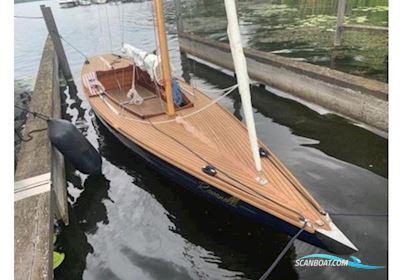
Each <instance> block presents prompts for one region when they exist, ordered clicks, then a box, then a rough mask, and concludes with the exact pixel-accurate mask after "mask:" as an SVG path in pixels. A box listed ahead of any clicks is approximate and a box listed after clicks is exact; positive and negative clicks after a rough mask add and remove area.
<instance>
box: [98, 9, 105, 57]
mask: <svg viewBox="0 0 400 280" xmlns="http://www.w3.org/2000/svg"><path fill="white" fill-rule="evenodd" d="M96 6H97V17H98V21H99V28H100V29H99V32H100V39H101V47H102V50H104V49H105V43H104V34H103V24H102V22H101V13H100V7H99V6H100V5H96Z"/></svg>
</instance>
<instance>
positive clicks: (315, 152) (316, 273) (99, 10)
mask: <svg viewBox="0 0 400 280" xmlns="http://www.w3.org/2000/svg"><path fill="white" fill-rule="evenodd" d="M203 2H204V3H206V2H207V1H203ZM248 2H252V1H248ZM278 2H279V1H278ZM300 2H301V1H300ZM306 2H307V1H306ZM318 2H319V1H318ZM321 2H325V1H321ZM326 2H329V1H326ZM361 2H362V1H361ZM377 2H380V1H377ZM42 3H45V4H46V5H50V6H52V7H53V12H54V14H55V17H56V20H57V23H58V25H59V29H60V33H61V34H62V35H63V36H64V37H65V38H66V39H67V40H68V41H70V42H73V43H74V44H75V45H76V46H78V47H79V48H80V49H81V50H82V51H83V52H85V53H87V54H88V55H95V54H98V53H101V52H109V51H110V48H112V49H113V50H114V51H116V50H118V48H119V46H120V43H121V37H122V33H124V37H125V39H126V41H128V42H130V43H131V44H134V45H136V46H138V47H141V48H144V49H153V48H154V46H155V44H154V38H155V37H154V34H153V33H152V32H153V31H152V30H153V23H152V14H151V3H149V2H144V3H129V4H123V5H122V7H123V10H122V7H121V6H112V5H103V6H90V7H78V8H73V9H59V8H58V6H57V3H56V2H55V1H47V2H36V3H25V4H18V5H15V14H18V15H30V16H37V15H40V11H39V7H38V5H40V4H42ZM329 3H331V2H329ZM199 5H202V3H200V4H199ZM166 6H167V9H168V12H167V18H168V20H169V25H168V27H169V30H170V34H169V41H170V49H171V60H172V64H173V66H174V73H175V74H176V75H178V76H183V77H185V78H187V79H190V81H191V83H192V84H193V85H195V86H197V87H201V88H204V89H206V90H208V91H211V92H210V95H211V96H213V97H215V96H218V94H217V93H212V91H213V90H215V89H218V88H224V87H226V86H228V85H232V84H233V83H234V80H233V79H232V77H230V76H228V75H224V74H221V73H219V72H216V71H214V70H213V69H211V68H208V67H206V66H202V65H200V64H197V63H195V62H194V61H191V60H188V59H186V58H185V57H181V55H180V54H179V51H178V45H177V38H176V35H174V34H175V33H174V27H175V26H174V24H173V21H172V15H173V14H172V3H171V2H166ZM215 13H219V12H218V11H215ZM107 14H108V15H109V18H110V20H109V23H110V28H108V24H107ZM99 16H100V18H101V19H100V20H99ZM122 18H124V22H125V28H124V30H123V31H124V32H121V26H120V24H119V19H121V21H122ZM45 37H46V31H45V26H44V24H43V22H41V20H23V19H16V20H15V77H16V79H19V80H20V79H23V80H24V81H27V83H28V84H29V80H32V77H33V76H34V74H35V72H36V70H37V67H38V65H39V60H40V55H41V50H42V47H43V44H44V40H45ZM110 38H111V40H110ZM66 51H67V56H68V59H69V61H70V64H71V68H72V70H73V73H74V76H75V79H76V80H77V84H78V88H79V84H80V81H79V72H80V68H81V65H82V63H83V58H82V57H81V56H80V55H79V54H78V53H76V52H74V51H73V50H72V49H71V48H70V47H68V46H66ZM65 93H66V94H65V97H64V108H65V116H66V118H68V119H70V120H71V121H72V122H73V123H75V124H76V125H77V126H78V127H79V128H80V129H81V131H82V132H83V133H84V134H85V135H86V136H87V137H88V139H89V140H90V142H91V143H92V144H93V145H94V146H95V147H96V148H98V149H99V151H100V152H101V154H102V156H103V162H104V165H103V171H102V174H101V175H99V176H86V175H83V174H81V173H79V172H78V171H75V170H74V169H73V168H71V167H68V170H67V176H68V193H69V202H70V220H71V221H70V225H69V226H67V227H63V226H61V227H60V228H61V232H60V235H59V237H58V241H57V243H56V247H57V249H58V250H59V251H62V252H64V253H65V254H66V259H65V261H64V263H63V264H62V265H61V266H60V267H59V268H58V269H57V270H56V271H55V278H56V279H258V278H259V277H260V276H261V274H262V273H263V272H264V271H265V270H266V269H267V268H268V267H269V265H270V264H271V263H272V261H273V260H274V258H275V257H276V256H277V255H278V254H279V252H280V250H281V249H282V248H283V247H284V246H285V245H286V243H287V242H288V240H289V238H288V236H286V235H284V234H281V233H279V232H276V231H273V230H271V229H270V228H268V227H265V226H262V225H260V224H258V223H256V222H253V221H250V220H247V219H246V218H243V217H241V216H237V215H235V214H233V213H231V212H230V211H227V210H226V209H224V208H222V207H219V206H217V205H214V204H211V203H209V202H206V201H204V200H202V199H200V198H198V197H197V196H195V195H193V194H191V193H189V192H187V191H185V190H184V189H183V188H181V187H179V186H177V185H175V184H174V183H173V182H171V181H169V180H168V179H166V178H165V177H163V176H161V175H159V174H158V173H157V172H156V171H154V170H152V169H151V168H149V167H148V166H146V165H144V164H143V163H142V162H141V160H140V158H138V157H136V156H135V155H134V154H132V153H131V152H130V151H129V150H127V149H126V148H125V147H124V146H123V145H122V144H121V143H120V142H118V141H117V140H116V139H115V138H113V136H112V135H110V133H108V132H107V130H106V129H105V128H104V127H103V126H101V125H100V123H99V122H98V120H97V119H96V118H95V117H94V116H93V114H92V112H91V111H90V107H89V105H88V103H87V102H86V100H85V99H84V97H83V94H82V93H81V92H78V93H74V92H68V91H66V92H65ZM252 95H253V103H254V104H253V105H254V108H255V120H256V124H257V131H258V134H259V137H260V138H261V139H262V140H263V142H264V143H267V144H268V145H269V146H270V147H271V149H272V150H273V151H274V152H275V153H276V154H277V155H278V156H279V157H280V158H281V159H282V161H283V162H284V163H285V164H286V165H287V166H288V168H289V169H290V170H291V171H292V172H293V173H294V174H295V175H296V176H297V177H298V178H299V179H300V180H301V181H302V182H303V183H304V185H305V186H307V189H308V190H309V191H310V192H311V193H312V194H313V195H314V197H315V198H316V199H317V200H318V201H319V202H320V203H321V204H322V205H323V206H324V207H325V208H326V210H328V212H332V213H359V214H366V213H367V214H368V213H371V214H386V213H387V195H388V192H387V157H388V154H387V140H386V139H384V138H381V137H379V136H377V135H375V134H373V133H371V132H369V131H367V130H365V129H364V128H362V127H359V126H357V125H354V124H352V123H349V122H348V121H346V120H344V119H343V118H340V117H337V116H335V115H332V114H329V113H327V112H322V111H320V110H313V109H311V108H309V107H307V106H305V105H302V104H300V103H298V102H296V101H293V100H291V99H288V98H287V97H285V96H284V95H283V96H282V95H275V94H272V93H271V92H269V91H266V90H264V89H262V88H257V87H254V88H252ZM221 104H222V105H223V106H225V107H226V108H227V109H228V110H230V111H232V112H234V113H235V115H236V116H237V117H239V118H241V110H240V106H241V104H240V100H239V97H238V94H237V92H236V93H234V94H232V95H230V96H229V97H228V98H225V99H223V100H222V101H221ZM333 218H334V220H335V222H336V223H337V225H338V226H339V227H340V228H341V229H342V230H343V232H344V233H345V234H346V235H347V236H348V237H349V238H350V239H351V240H352V241H353V242H354V243H355V244H356V246H357V247H358V248H359V249H360V251H359V252H358V253H356V254H354V255H355V256H357V257H358V258H359V259H361V260H362V261H363V263H366V264H372V265H384V266H387V245H388V243H387V218H386V217H384V216H383V217H382V216H374V217H371V216H335V217H333ZM317 252H318V253H319V252H322V253H326V252H324V251H323V250H320V249H318V248H315V247H313V246H311V245H308V244H305V243H303V242H301V241H296V243H295V246H294V247H293V248H292V249H291V250H290V252H289V253H288V254H287V255H286V256H285V258H284V259H283V261H282V262H281V263H280V264H279V265H278V266H277V268H276V269H275V271H274V272H273V274H272V276H271V279H386V278H387V269H383V270H376V271H363V270H357V269H354V268H343V267H338V268H334V267H332V268H323V269H322V268H315V267H314V268H313V267H303V268H299V267H295V266H294V261H295V259H296V258H298V257H301V256H304V255H306V254H310V253H317Z"/></svg>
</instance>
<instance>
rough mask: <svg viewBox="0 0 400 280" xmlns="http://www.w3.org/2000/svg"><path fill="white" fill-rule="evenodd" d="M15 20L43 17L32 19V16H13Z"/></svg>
mask: <svg viewBox="0 0 400 280" xmlns="http://www.w3.org/2000/svg"><path fill="white" fill-rule="evenodd" d="M14 17H15V18H24V19H42V18H43V17H32V16H14Z"/></svg>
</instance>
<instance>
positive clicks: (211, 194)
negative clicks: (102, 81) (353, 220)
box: [97, 115, 345, 253]
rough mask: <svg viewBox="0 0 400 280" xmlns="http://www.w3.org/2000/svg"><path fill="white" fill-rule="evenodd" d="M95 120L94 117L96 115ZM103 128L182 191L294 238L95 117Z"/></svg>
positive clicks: (286, 227)
mask: <svg viewBox="0 0 400 280" xmlns="http://www.w3.org/2000/svg"><path fill="white" fill-rule="evenodd" d="M97 117H98V115H97ZM98 119H100V121H101V122H102V123H103V124H104V126H105V127H106V128H107V129H108V130H109V131H110V132H111V133H112V134H113V135H114V136H115V137H117V138H118V139H119V140H120V141H121V142H122V143H123V144H124V145H125V146H127V147H128V148H129V149H131V150H132V151H133V152H135V153H136V154H137V155H139V156H141V157H142V158H143V159H144V160H145V161H146V162H147V163H149V164H151V165H152V166H153V167H154V168H156V169H157V170H158V171H159V172H160V173H162V174H164V175H165V176H167V177H168V178H170V179H171V180H173V181H174V182H176V183H178V184H179V185H181V186H182V187H185V188H187V189H189V190H191V191H193V192H195V193H197V194H199V195H201V196H203V197H205V198H207V199H208V200H211V201H215V202H217V203H219V204H221V205H223V206H225V207H227V208H229V209H232V210H234V211H236V212H238V213H240V214H242V215H245V216H247V217H250V218H252V219H255V220H257V221H259V222H261V223H263V224H266V225H268V226H271V227H272V228H274V229H276V230H277V231H280V232H284V233H287V234H289V235H295V234H296V233H297V232H298V231H299V228H298V227H295V226H293V225H291V224H289V223H287V222H285V221H283V220H281V219H279V218H277V217H275V216H273V215H271V214H268V213H266V212H264V211H262V210H260V209H258V208H256V207H254V206H252V205H250V204H248V203H246V202H244V201H242V200H239V199H238V198H236V197H233V196H231V195H230V194H228V193H225V192H224V191H221V190H220V189H218V188H216V187H213V186H210V185H209V184H207V183H205V182H203V181H201V180H200V179H198V178H196V177H194V176H192V175H190V174H188V173H186V172H184V171H182V170H181V169H179V168H177V167H175V166H173V165H171V164H170V163H168V162H166V161H164V160H162V159H160V158H159V157H157V156H156V155H154V154H152V153H150V152H149V151H147V150H145V149H143V148H141V147H140V146H138V145H137V144H135V143H134V142H132V141H131V140H129V139H128V138H126V137H125V136H124V135H122V134H121V133H119V132H118V131H116V130H115V129H114V128H112V127H111V126H110V125H109V124H108V123H107V122H105V121H104V120H103V119H101V118H100V117H98ZM298 239H300V240H302V241H304V242H307V243H310V244H312V245H315V246H317V247H320V248H323V249H326V250H329V251H334V252H338V253H345V252H343V248H342V246H341V245H340V244H338V243H337V242H334V241H333V240H332V239H328V240H327V239H326V236H323V235H321V234H311V233H309V232H306V231H303V232H302V233H301V235H300V236H299V238H298Z"/></svg>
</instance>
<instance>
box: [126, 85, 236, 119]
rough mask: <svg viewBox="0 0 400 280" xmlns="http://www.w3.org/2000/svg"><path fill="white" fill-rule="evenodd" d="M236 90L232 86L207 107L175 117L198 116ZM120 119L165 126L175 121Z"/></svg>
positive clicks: (234, 86)
mask: <svg viewBox="0 0 400 280" xmlns="http://www.w3.org/2000/svg"><path fill="white" fill-rule="evenodd" d="M236 88H237V85H233V86H231V87H229V88H228V91H227V92H225V93H224V94H223V95H221V96H220V97H218V98H216V99H213V101H211V102H210V103H208V104H207V105H205V106H203V107H201V108H199V109H198V110H196V111H193V112H191V113H189V114H186V115H177V117H178V118H180V119H186V118H188V117H191V116H193V115H196V114H198V113H201V112H202V111H204V110H206V109H208V108H210V107H211V106H212V105H214V104H215V103H217V102H218V101H220V100H221V99H223V98H224V97H226V96H228V95H229V94H230V93H231V92H233V91H234V90H235V89H236ZM121 117H123V118H125V119H129V120H133V121H136V122H141V123H147V124H166V123H171V122H175V121H176V118H173V119H169V120H165V121H156V122H151V121H143V120H138V119H135V118H132V117H129V116H125V115H121Z"/></svg>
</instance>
